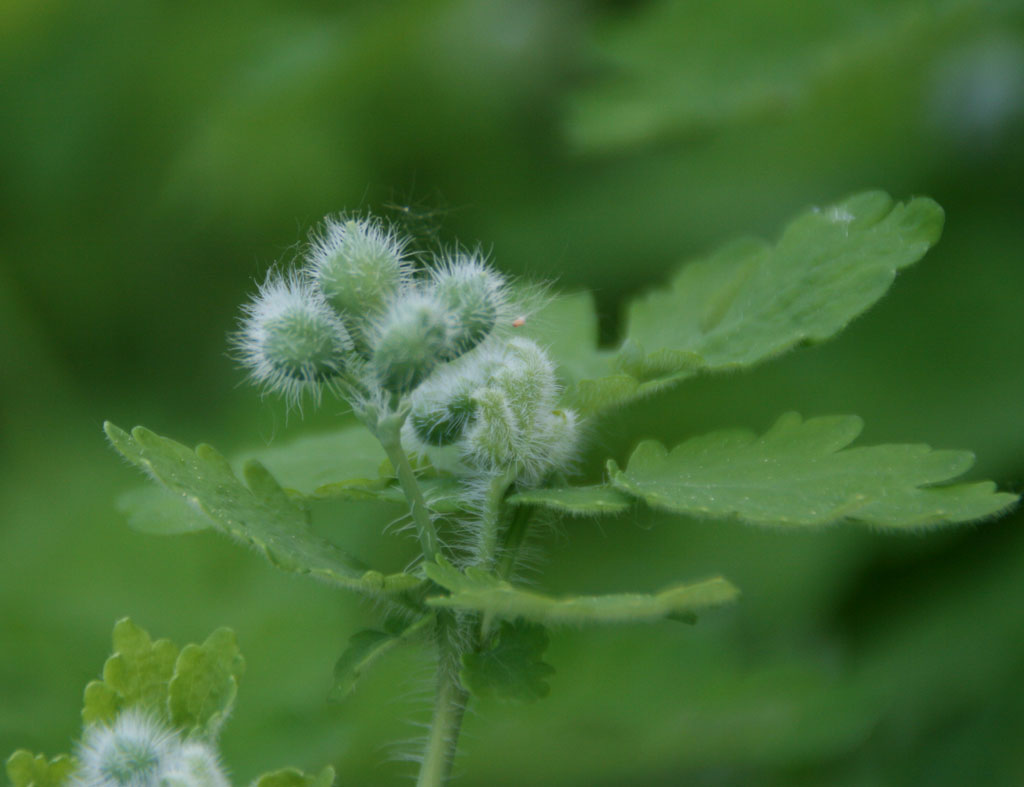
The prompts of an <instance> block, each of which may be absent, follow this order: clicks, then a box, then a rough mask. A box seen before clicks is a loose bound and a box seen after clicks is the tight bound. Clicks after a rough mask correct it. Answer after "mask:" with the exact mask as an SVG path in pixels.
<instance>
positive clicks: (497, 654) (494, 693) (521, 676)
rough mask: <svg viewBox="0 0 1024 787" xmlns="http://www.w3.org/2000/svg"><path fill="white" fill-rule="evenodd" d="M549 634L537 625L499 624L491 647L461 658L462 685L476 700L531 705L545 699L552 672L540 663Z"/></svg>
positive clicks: (542, 662)
mask: <svg viewBox="0 0 1024 787" xmlns="http://www.w3.org/2000/svg"><path fill="white" fill-rule="evenodd" d="M548 642H549V639H548V632H547V629H545V628H544V627H543V626H541V625H538V624H537V623H528V622H526V621H523V620H517V621H515V622H512V623H510V622H509V621H502V623H501V627H500V629H499V630H498V635H497V639H496V640H495V642H494V645H493V646H492V647H491V648H489V649H488V650H483V651H480V652H478V653H465V654H463V656H462V671H461V672H460V673H459V677H460V679H461V681H462V685H463V686H465V687H466V688H467V689H468V690H469V691H470V692H471V693H473V694H475V695H477V696H479V697H497V698H499V699H507V700H521V701H523V702H532V701H534V700H538V699H542V698H543V697H546V696H548V693H549V692H550V691H551V687H550V686H549V685H548V683H547V680H545V679H546V678H548V677H550V676H551V675H553V674H554V672H555V668H554V667H552V666H551V665H550V664H548V663H546V662H545V661H544V660H543V656H544V651H545V650H547V647H548Z"/></svg>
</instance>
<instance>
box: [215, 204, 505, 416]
mask: <svg viewBox="0 0 1024 787" xmlns="http://www.w3.org/2000/svg"><path fill="white" fill-rule="evenodd" d="M407 245H408V242H407V240H406V239H404V238H402V237H400V236H398V235H397V234H396V233H395V232H394V231H392V230H391V229H388V228H387V227H386V226H385V225H384V224H383V223H382V222H380V221H378V220H376V219H373V218H343V219H328V220H327V221H326V222H325V224H324V226H323V227H322V228H321V229H320V230H319V231H318V232H317V233H316V234H314V235H313V238H312V240H311V242H310V243H309V245H308V247H307V249H306V252H305V257H304V260H303V264H302V266H301V267H300V268H299V269H298V270H297V271H295V272H292V273H289V274H287V275H280V274H276V273H272V274H271V275H270V276H269V277H268V279H267V281H266V282H265V283H264V284H263V286H262V287H261V288H260V290H259V293H258V294H257V295H256V297H255V298H254V299H253V301H252V302H251V303H250V304H248V305H247V306H245V307H243V318H242V322H241V330H240V331H239V333H238V335H237V337H236V339H235V345H236V347H237V349H238V355H239V358H240V360H241V361H242V363H243V364H244V365H245V366H246V367H247V368H248V369H249V375H250V378H251V379H252V380H253V381H254V382H255V383H257V384H259V385H260V386H262V387H263V388H264V389H266V390H270V391H275V392H278V393H281V394H283V395H284V396H285V398H286V399H287V401H288V402H289V404H298V403H299V402H300V401H301V399H302V397H303V395H304V394H305V393H309V394H310V395H311V396H312V397H313V399H314V401H318V400H319V398H320V394H321V391H322V389H323V388H324V387H327V388H329V389H333V390H336V391H339V392H341V393H342V394H343V395H346V396H348V397H349V398H355V399H360V398H362V399H370V400H376V399H380V398H384V399H385V400H386V399H387V397H390V396H397V397H403V396H406V395H408V394H410V393H411V392H412V391H414V390H416V388H418V387H419V386H420V385H421V384H422V383H424V381H426V380H427V379H428V378H429V377H431V375H433V374H434V373H435V372H436V371H437V370H438V369H439V368H441V367H442V366H443V365H445V364H448V363H450V362H452V361H454V360H456V359H458V358H461V357H462V356H464V355H466V354H467V353H469V352H470V351H472V350H474V349H475V348H476V347H478V346H479V345H481V344H484V343H485V342H486V340H487V339H488V338H489V337H491V336H493V335H494V334H495V331H496V329H497V328H498V326H499V325H501V324H503V323H508V324H509V325H511V324H512V309H511V307H510V305H509V303H508V287H507V285H506V283H505V280H504V279H503V278H502V277H501V276H499V275H498V274H496V273H495V272H493V271H492V270H491V269H490V268H489V267H488V266H487V265H486V264H485V263H484V261H483V260H482V259H481V258H480V257H479V256H477V255H475V254H469V253H464V252H459V253H455V254H450V255H447V256H444V257H442V258H440V259H438V260H436V261H434V263H433V264H432V265H429V266H427V268H426V269H425V270H417V269H416V267H415V266H414V265H413V263H412V261H411V259H410V257H409V255H407V253H406V247H407Z"/></svg>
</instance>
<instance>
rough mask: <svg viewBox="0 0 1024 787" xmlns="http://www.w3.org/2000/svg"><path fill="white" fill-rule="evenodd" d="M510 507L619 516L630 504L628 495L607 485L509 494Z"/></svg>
mask: <svg viewBox="0 0 1024 787" xmlns="http://www.w3.org/2000/svg"><path fill="white" fill-rule="evenodd" d="M506 502H508V503H509V504H511V505H516V506H524V505H536V506H544V507H545V508H550V509H552V510H554V511H561V512H563V513H566V514H575V515H578V516H588V515H590V516H596V515H598V514H621V513H622V512H623V511H625V510H627V509H628V508H630V507H631V506H632V505H633V500H632V498H631V497H630V496H629V495H626V494H623V493H622V492H620V491H619V490H617V489H614V488H612V487H608V486H600V485H595V486H554V487H545V488H541V489H527V490H525V491H522V492H517V493H516V494H514V495H509V496H508V497H507V498H506Z"/></svg>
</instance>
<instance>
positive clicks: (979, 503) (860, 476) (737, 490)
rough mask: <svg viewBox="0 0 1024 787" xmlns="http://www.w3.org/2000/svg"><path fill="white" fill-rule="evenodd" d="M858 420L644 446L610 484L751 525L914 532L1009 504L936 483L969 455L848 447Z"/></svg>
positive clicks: (614, 470) (974, 486)
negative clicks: (844, 523)
mask: <svg viewBox="0 0 1024 787" xmlns="http://www.w3.org/2000/svg"><path fill="white" fill-rule="evenodd" d="M861 427H862V423H861V420H860V419H859V418H857V417H855V416H834V417H822V418H811V419H809V420H807V421H804V420H802V419H801V418H800V416H799V415H797V414H796V413H788V414H786V415H784V416H782V417H781V418H779V420H778V421H777V422H776V423H775V425H774V426H773V427H772V428H771V429H770V430H769V431H768V432H766V433H765V434H764V435H763V436H761V437H757V436H756V435H754V434H753V433H752V432H747V431H742V430H733V431H722V432H713V433H711V434H708V435H704V436H702V437H695V438H692V439H690V440H687V441H686V442H684V443H681V444H680V445H678V446H676V447H675V448H673V449H672V450H671V451H668V450H667V449H666V448H665V447H664V446H663V445H661V444H660V443H658V442H655V441H645V442H643V443H641V444H640V445H639V446H638V447H637V448H636V450H635V451H634V452H633V455H632V456H631V457H630V459H629V463H628V465H627V467H626V469H625V470H620V469H619V467H618V466H617V465H616V464H615V462H614V461H610V462H609V465H608V467H609V474H610V476H611V481H612V484H613V485H614V486H615V487H617V488H618V489H620V490H622V491H623V492H627V493H629V494H631V495H634V496H636V497H638V498H640V499H642V500H644V501H646V502H647V503H648V504H650V505H652V506H655V507H658V508H664V509H666V510H669V511H674V512H676V513H681V514H690V515H694V516H702V517H711V518H738V519H741V520H743V521H746V522H751V523H754V524H770V525H794V526H810V525H825V524H829V523H832V522H837V521H840V520H853V521H858V522H864V523H866V524H869V525H875V526H878V527H891V528H903V529H907V528H918V527H925V526H930V525H938V524H947V523H955V522H968V521H971V520H975V519H982V518H984V517H988V516H992V515H994V514H997V513H999V512H1001V511H1003V510H1005V509H1006V508H1007V507H1009V506H1010V505H1012V504H1013V503H1014V502H1016V500H1017V497H1016V496H1015V495H1011V494H1006V493H1000V492H996V490H995V485H994V484H992V483H991V482H980V483H961V484H953V485H948V486H936V485H938V484H943V483H945V482H948V481H950V480H951V479H954V478H956V477H957V476H959V475H961V474H962V473H964V472H966V471H967V470H968V468H970V466H971V465H972V464H973V462H974V457H973V455H972V454H971V453H969V452H967V451H936V450H933V449H932V448H930V447H928V446H926V445H879V446H870V447H857V448H848V447H847V446H849V445H850V443H852V442H853V440H854V438H856V436H857V435H858V434H859V433H860V431H861Z"/></svg>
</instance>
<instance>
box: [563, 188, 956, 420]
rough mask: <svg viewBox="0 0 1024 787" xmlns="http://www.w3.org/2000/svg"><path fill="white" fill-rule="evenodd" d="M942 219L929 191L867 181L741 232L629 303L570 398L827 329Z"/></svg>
mask: <svg viewBox="0 0 1024 787" xmlns="http://www.w3.org/2000/svg"><path fill="white" fill-rule="evenodd" d="M942 223H943V212H942V208H940V207H939V206H938V205H937V204H936V203H935V202H933V201H932V200H930V199H927V198H923V197H918V198H916V199H912V200H910V201H909V202H906V203H898V204H894V203H893V201H892V199H891V198H890V197H889V196H888V195H886V194H884V193H882V192H879V191H869V192H864V193H862V194H857V195H855V196H852V197H850V198H849V199H846V200H844V201H843V202H840V203H837V204H835V205H831V206H828V207H825V208H812V209H810V210H808V211H806V212H804V213H803V214H801V215H800V216H798V217H796V218H795V219H793V220H792V221H791V222H790V223H789V224H788V225H787V227H786V228H785V230H784V231H783V233H782V237H781V238H780V239H779V241H778V243H776V244H775V245H774V246H772V245H769V244H767V243H765V242H763V241H758V240H750V239H747V240H740V241H736V242H734V243H731V244H728V245H726V246H725V247H723V248H721V249H719V250H718V251H717V252H714V253H713V254H711V255H709V256H708V257H705V258H703V259H698V260H696V261H694V262H691V263H689V264H688V265H686V266H684V267H683V269H682V270H681V271H680V272H679V273H678V274H677V275H676V276H675V278H674V279H673V280H672V282H671V284H670V286H669V287H668V288H667V289H664V290H657V291H654V292H651V293H648V294H647V295H646V296H644V297H642V298H640V299H638V300H636V301H634V302H633V303H632V304H631V306H630V308H629V309H628V313H627V326H626V332H625V336H626V338H625V340H624V342H623V345H622V347H621V349H620V350H619V352H618V354H617V355H616V356H615V357H614V358H612V359H611V362H610V367H611V368H610V369H609V371H608V373H606V374H605V375H603V376H599V377H594V378H592V379H589V380H583V381H581V382H580V384H579V387H578V391H577V393H576V397H575V400H574V403H575V404H576V406H578V407H579V408H580V409H581V410H582V411H583V412H585V413H596V412H599V411H601V410H605V409H608V408H611V407H616V406H621V405H623V404H626V403H628V402H630V401H633V400H635V399H637V398H639V397H641V396H645V395H647V394H650V393H653V392H655V391H658V390H661V389H662V388H665V387H667V386H670V385H673V384H675V383H677V382H679V381H680V380H683V379H685V378H687V377H692V376H693V375H695V374H698V373H708V372H718V371H726V370H732V369H739V368H744V367H748V366H752V365H754V364H757V363H760V362H761V361H764V360H767V359H769V358H772V357H774V356H776V355H779V354H781V353H783V352H786V351H787V350H790V349H792V348H793V347H795V346H797V345H800V344H809V343H815V342H821V341H824V340H826V339H828V338H830V337H831V336H833V335H835V334H836V333H838V332H839V331H841V330H842V329H843V328H844V327H845V326H846V325H847V324H848V323H849V322H850V321H851V320H852V319H853V318H855V317H856V316H858V315H859V314H861V313H862V312H864V311H865V310H866V309H868V308H869V307H870V306H871V305H872V304H874V303H875V302H876V301H877V300H878V299H879V298H881V297H882V295H884V294H885V292H886V291H887V290H888V288H889V286H890V285H891V284H892V282H893V279H894V278H895V276H896V273H897V272H898V271H899V270H901V269H902V268H905V267H906V266H908V265H911V264H912V263H914V262H916V261H917V260H919V259H920V258H921V257H922V256H924V254H925V252H926V251H927V250H928V249H929V248H930V247H931V246H932V245H933V244H934V243H935V242H936V241H937V240H938V238H939V235H940V234H941V232H942Z"/></svg>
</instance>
